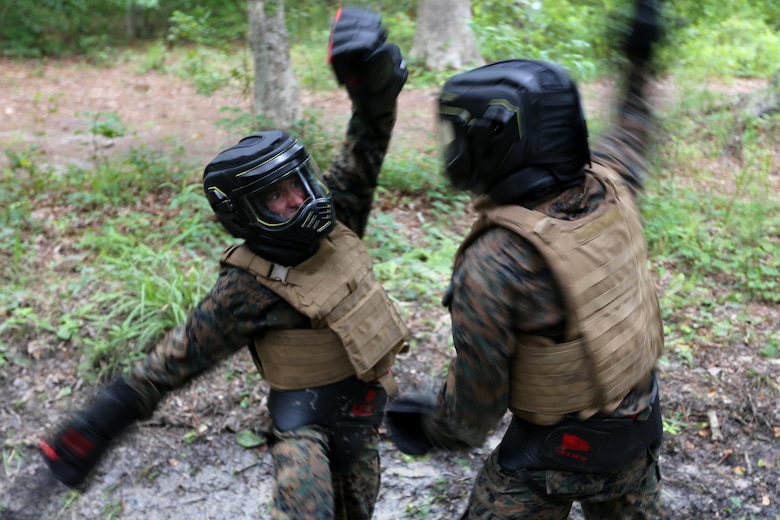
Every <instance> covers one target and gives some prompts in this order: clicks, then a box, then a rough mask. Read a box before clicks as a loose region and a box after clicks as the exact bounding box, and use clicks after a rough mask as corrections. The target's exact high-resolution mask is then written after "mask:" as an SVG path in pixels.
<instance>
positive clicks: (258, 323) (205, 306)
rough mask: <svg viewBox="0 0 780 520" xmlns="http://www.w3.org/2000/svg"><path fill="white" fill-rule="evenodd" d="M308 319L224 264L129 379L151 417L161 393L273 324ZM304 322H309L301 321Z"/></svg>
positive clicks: (181, 384) (289, 323)
mask: <svg viewBox="0 0 780 520" xmlns="http://www.w3.org/2000/svg"><path fill="white" fill-rule="evenodd" d="M300 322H303V323H306V324H308V321H307V320H305V318H304V317H303V316H302V315H300V314H298V313H297V312H296V311H295V310H293V309H292V307H290V306H289V304H287V302H285V301H284V300H282V299H281V298H280V297H279V296H277V295H276V294H275V293H273V292H272V291H270V290H269V289H267V288H265V287H264V286H262V285H261V284H260V283H258V282H257V281H256V280H255V279H254V277H253V276H252V275H250V274H248V273H247V272H245V271H243V270H241V269H238V268H234V267H223V268H222V270H221V271H220V275H219V278H218V280H217V282H216V284H215V285H214V287H213V288H212V289H211V291H209V293H208V294H207V295H206V296H205V297H204V298H203V300H201V302H200V303H198V305H197V306H195V308H194V309H193V310H192V311H191V312H190V314H189V316H188V317H187V320H186V321H185V322H184V323H182V324H180V325H178V326H177V327H175V328H174V329H172V330H171V331H169V332H168V333H167V334H166V335H165V337H164V338H163V339H162V340H161V341H160V343H158V344H157V345H156V346H155V348H154V350H153V351H152V352H151V353H149V354H148V355H147V356H146V358H145V359H143V360H141V361H139V362H137V363H136V364H135V365H134V366H133V367H132V368H131V371H130V374H129V376H128V378H127V379H128V383H129V384H130V386H131V387H133V389H135V390H136V392H138V393H139V395H140V396H141V398H142V401H143V404H144V408H145V412H146V414H145V415H146V416H150V415H151V414H152V412H153V411H154V409H155V408H156V407H157V404H158V403H159V401H160V400H161V399H162V398H163V396H164V395H165V394H166V393H167V392H169V391H171V390H175V389H177V388H180V387H181V386H183V385H184V384H185V383H187V382H188V381H190V380H192V379H193V378H195V377H196V376H198V375H200V374H202V373H204V372H205V371H207V370H209V369H211V368H213V367H214V366H215V365H216V364H217V363H218V362H219V361H221V360H223V359H225V358H227V357H228V356H230V355H231V354H233V353H235V352H237V351H238V350H240V349H242V348H244V347H246V346H247V345H249V344H250V343H251V342H252V340H253V338H254V337H256V336H257V335H259V334H261V333H262V332H263V331H264V330H266V329H268V328H269V327H280V326H288V327H289V326H291V325H292V326H294V325H296V324H297V323H300ZM302 326H303V327H306V326H308V325H305V324H304V325H302Z"/></svg>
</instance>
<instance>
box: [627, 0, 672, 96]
mask: <svg viewBox="0 0 780 520" xmlns="http://www.w3.org/2000/svg"><path fill="white" fill-rule="evenodd" d="M662 32H663V19H662V16H661V0H636V2H635V5H634V18H633V20H632V21H631V25H630V27H629V29H628V34H626V39H625V41H624V52H625V55H626V58H627V59H628V61H629V62H630V64H631V66H630V69H629V70H628V73H627V75H626V90H627V93H628V94H630V95H636V96H638V97H640V98H644V88H645V86H646V83H647V78H648V77H649V76H650V75H651V73H652V72H653V70H651V69H652V68H653V64H652V63H651V61H652V59H653V51H654V48H655V46H656V45H657V43H658V41H659V40H660V39H661V35H662Z"/></svg>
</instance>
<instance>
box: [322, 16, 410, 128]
mask: <svg viewBox="0 0 780 520" xmlns="http://www.w3.org/2000/svg"><path fill="white" fill-rule="evenodd" d="M386 39H387V31H386V30H385V28H384V27H382V21H381V19H380V17H379V16H378V15H376V14H374V13H372V12H370V11H366V10H363V9H359V8H353V7H342V8H341V9H339V11H338V13H337V14H336V19H335V20H334V22H333V26H332V28H331V33H330V43H329V45H328V62H329V63H330V64H331V66H332V67H333V72H334V73H335V74H336V80H337V81H338V82H339V84H340V85H346V87H347V93H348V94H349V97H350V99H351V100H352V103H353V105H354V107H355V110H357V111H358V113H360V115H361V116H364V117H366V118H367V119H368V120H369V121H372V120H375V119H377V118H380V117H382V116H385V115H388V114H390V113H392V111H393V109H394V107H395V100H396V98H397V97H398V94H399V93H400V92H401V89H402V88H403V86H404V84H405V83H406V80H407V78H408V76H409V73H408V71H407V69H406V61H405V60H404V57H403V56H402V55H401V50H400V49H399V48H398V46H397V45H394V44H392V43H385V40H386Z"/></svg>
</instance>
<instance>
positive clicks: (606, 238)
mask: <svg viewBox="0 0 780 520" xmlns="http://www.w3.org/2000/svg"><path fill="white" fill-rule="evenodd" d="M592 173H593V174H594V175H595V176H596V178H597V179H599V180H600V182H601V183H602V184H604V185H605V187H606V191H607V196H606V200H605V203H604V204H603V205H602V207H601V208H599V209H598V210H597V211H596V212H594V213H593V214H592V215H589V216H587V217H584V218H582V219H578V220H573V221H566V220H558V219H554V218H550V217H548V216H547V215H545V214H543V213H540V212H537V211H532V210H529V209H526V208H524V207H522V206H495V205H491V204H490V203H489V202H487V201H486V200H484V199H483V200H482V201H480V202H479V203H478V204H477V206H476V209H477V210H478V211H480V213H481V218H480V219H479V220H478V221H477V222H476V223H475V224H474V227H473V228H472V231H471V233H470V234H469V236H468V237H467V238H466V239H465V240H464V243H463V244H462V245H461V247H460V250H459V251H458V254H457V255H456V258H458V257H459V256H460V253H461V252H462V251H463V250H464V249H465V248H466V247H467V246H468V245H469V244H470V243H472V242H473V241H474V240H475V239H476V238H477V237H478V236H479V235H481V234H482V233H484V231H486V230H487V229H489V228H490V227H493V226H496V225H499V226H502V227H505V228H507V229H509V230H512V231H514V232H515V233H517V234H518V235H520V236H521V237H523V238H524V239H526V240H527V241H528V242H530V243H531V244H532V245H533V246H534V247H535V248H536V249H537V250H538V251H539V253H540V254H541V255H542V257H544V259H545V260H546V262H547V263H548V265H549V266H550V268H551V270H552V272H553V274H554V276H555V278H556V280H557V281H558V283H559V286H560V288H561V290H562V292H563V298H564V303H565V307H566V312H567V314H568V316H567V320H566V321H567V323H568V327H567V331H566V337H565V342H564V343H555V342H553V341H552V340H551V339H550V338H546V337H541V336H530V335H523V336H521V337H519V338H518V339H519V342H518V345H517V348H516V352H515V355H514V357H513V359H512V361H511V363H512V366H511V369H510V378H511V382H510V385H511V386H510V397H509V408H510V410H511V411H512V412H513V413H514V414H515V415H517V416H518V417H520V418H522V419H525V420H527V421H530V422H532V423H535V424H539V425H551V424H556V423H558V422H559V421H560V420H561V419H562V418H563V415H564V414H571V413H577V414H578V416H579V417H580V418H581V419H583V420H584V419H587V418H589V417H591V416H593V415H595V414H596V413H599V412H601V413H605V414H608V413H611V412H612V411H614V410H615V409H616V408H617V407H618V405H619V404H620V402H621V401H622V400H623V398H624V397H625V396H626V395H627V394H628V393H629V391H630V390H631V389H632V388H634V387H635V386H637V385H638V384H641V383H642V382H645V381H647V382H649V374H650V373H651V371H652V370H653V368H654V366H655V363H656V361H657V360H658V358H659V356H660V355H661V351H662V349H663V325H662V323H661V313H660V310H659V307H658V298H657V295H656V289H655V284H654V283H653V280H652V279H651V278H650V273H649V271H648V269H647V254H646V252H645V243H644V236H643V233H642V224H641V216H640V214H639V210H638V208H637V206H636V203H635V202H634V199H633V197H632V196H631V193H630V192H629V191H628V188H626V187H625V184H624V183H623V181H622V180H621V179H619V178H618V177H617V176H616V175H615V174H613V173H612V172H611V171H609V170H608V169H607V168H605V167H603V166H601V165H599V164H596V163H594V164H593V168H592Z"/></svg>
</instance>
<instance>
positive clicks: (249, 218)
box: [203, 130, 336, 265]
mask: <svg viewBox="0 0 780 520" xmlns="http://www.w3.org/2000/svg"><path fill="white" fill-rule="evenodd" d="M290 180H292V182H295V183H296V184H297V185H298V186H300V187H301V188H302V190H303V191H302V192H303V194H304V199H303V201H302V203H301V204H300V206H299V207H298V208H297V209H296V211H295V213H294V214H293V215H292V216H289V217H288V216H284V215H281V214H279V213H274V212H273V211H272V210H271V209H269V207H268V203H267V200H266V199H267V197H268V194H269V193H271V192H273V191H274V189H275V187H276V186H278V185H280V184H282V183H284V182H288V181H290ZM203 189H204V191H205V193H206V197H207V198H208V201H209V203H210V204H211V208H212V209H213V210H214V213H215V214H216V215H217V218H218V219H219V221H220V222H221V223H222V225H223V226H224V227H225V229H227V231H228V232H229V233H230V234H231V235H233V236H234V237H236V238H242V239H244V240H246V243H247V245H248V246H249V247H250V248H251V249H252V251H254V252H255V253H257V254H258V255H260V256H262V257H264V258H267V259H268V260H271V261H273V262H276V263H280V264H282V265H296V264H299V263H300V262H302V261H303V260H305V259H307V258H309V257H310V256H311V255H312V254H313V253H314V252H315V251H316V250H317V244H318V242H319V240H320V239H321V238H322V237H324V236H326V235H327V234H328V233H330V231H331V230H332V229H333V226H334V224H335V223H336V215H335V212H334V208H333V201H332V200H331V196H330V190H329V189H328V187H327V186H326V184H325V181H324V179H323V178H322V174H321V173H320V170H319V168H318V167H317V164H316V163H315V162H314V159H312V158H311V157H309V154H308V153H307V152H306V149H305V148H304V146H303V145H302V144H301V143H300V142H299V141H298V140H296V139H295V138H294V137H292V136H291V135H289V134H287V133H285V132H282V131H280V130H272V131H268V132H259V133H256V134H253V135H251V136H248V137H245V138H243V139H242V140H241V141H239V142H238V144H236V145H235V146H233V147H231V148H229V149H227V150H225V151H224V152H222V153H220V154H219V155H217V156H216V157H215V158H214V159H212V161H211V162H209V164H208V165H207V166H206V169H205V171H204V173H203Z"/></svg>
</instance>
